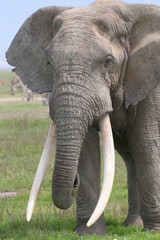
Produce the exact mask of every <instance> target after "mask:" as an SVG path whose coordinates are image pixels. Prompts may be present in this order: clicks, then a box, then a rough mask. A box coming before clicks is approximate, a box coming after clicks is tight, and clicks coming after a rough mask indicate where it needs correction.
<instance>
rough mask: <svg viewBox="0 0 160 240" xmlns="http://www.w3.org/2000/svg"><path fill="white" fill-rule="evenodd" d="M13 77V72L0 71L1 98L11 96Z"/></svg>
mask: <svg viewBox="0 0 160 240" xmlns="http://www.w3.org/2000/svg"><path fill="white" fill-rule="evenodd" d="M12 76H13V73H12V71H11V70H3V71H2V70H1V71H0V82H1V83H2V86H1V87H0V97H3V96H11V90H10V86H11V79H12Z"/></svg>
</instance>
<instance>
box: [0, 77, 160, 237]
mask: <svg viewBox="0 0 160 240" xmlns="http://www.w3.org/2000/svg"><path fill="white" fill-rule="evenodd" d="M0 73H1V72H0ZM3 74H4V75H3V76H5V78H6V79H8V80H7V81H8V83H7V84H6V86H5V88H6V90H5V88H4V91H3V92H4V96H7V94H8V90H9V85H8V84H9V79H10V77H11V73H9V72H7V73H3ZM5 74H6V75H5ZM0 76H2V75H0ZM0 79H1V77H0ZM7 89H8V90H7ZM0 91H1V90H0ZM0 93H2V92H0ZM47 113H48V108H46V107H44V106H42V104H41V103H40V102H16V103H15V102H13V103H0V191H16V192H19V194H18V195H16V196H14V197H7V198H2V199H0V240H20V239H22V240H32V239H33V240H34V239H35V240H37V239H38V240H42V239H43V240H44V239H45V240H53V239H54V240H62V239H63V240H68V239H70V240H80V239H83V240H89V239H93V240H97V239H98V240H99V239H100V240H104V239H107V240H114V239H117V240H124V239H125V240H150V239H152V240H158V239H160V234H158V233H153V232H148V231H146V232H143V231H142V230H143V229H142V227H133V226H131V227H127V228H125V227H123V226H122V222H123V221H124V219H125V216H126V214H127V208H128V203H127V185H126V182H127V179H126V169H125V166H124V163H123V161H122V160H121V158H120V157H119V155H117V154H116V174H115V180H114V186H113V191H112V194H111V198H110V201H109V203H108V206H107V208H106V210H105V219H106V229H107V232H108V234H109V235H106V236H102V237H97V236H85V237H79V236H77V234H75V233H73V229H74V227H75V224H76V217H75V216H76V206H75V204H74V205H73V206H72V207H71V208H70V209H69V210H66V211H62V210H59V209H57V208H56V207H55V206H54V205H53V203H52V198H51V186H52V171H53V165H54V160H53V161H52V163H51V165H50V167H49V171H48V173H47V175H46V178H45V180H44V183H43V185H42V187H41V191H40V194H39V197H38V200H37V203H36V207H35V210H34V213H33V216H32V219H31V221H30V222H29V223H28V222H27V221H26V220H25V214H26V207H27V202H28V198H29V192H30V188H31V185H32V182H33V179H34V175H35V172H36V169H37V166H38V162H39V159H40V156H41V153H42V149H43V146H44V143H45V138H46V135H47V132H48V128H49V125H50V119H49V118H48V117H47V116H48V114H47ZM33 117H34V118H33Z"/></svg>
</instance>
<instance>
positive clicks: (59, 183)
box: [52, 103, 88, 209]
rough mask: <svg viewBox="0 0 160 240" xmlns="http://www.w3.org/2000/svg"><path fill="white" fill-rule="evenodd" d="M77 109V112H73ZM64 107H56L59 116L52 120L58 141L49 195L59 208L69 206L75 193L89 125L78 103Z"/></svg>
mask: <svg viewBox="0 0 160 240" xmlns="http://www.w3.org/2000/svg"><path fill="white" fill-rule="evenodd" d="M81 104H82V103H81ZM76 109H78V113H77V116H73V115H74V114H75V110H76ZM65 111H66V110H64V108H63V106H62V107H60V108H58V114H57V113H56V115H58V118H56V120H55V122H56V132H57V136H56V138H57V139H56V141H57V143H56V156H55V165H54V172H53V182H52V198H53V202H54V204H55V205H56V206H57V207H58V208H60V209H67V208H69V207H70V206H71V204H72V203H73V200H74V198H75V197H76V193H77V191H78V187H79V183H80V179H79V175H78V173H77V168H78V161H79V157H80V153H81V148H82V144H83V140H84V138H85V135H86V132H87V128H88V120H87V119H86V117H85V116H84V114H83V110H82V109H80V106H75V107H73V106H70V107H68V109H67V112H65ZM63 114H64V115H63ZM60 116H61V117H60ZM66 116H68V117H66ZM72 116H73V117H72ZM82 119H83V121H82Z"/></svg>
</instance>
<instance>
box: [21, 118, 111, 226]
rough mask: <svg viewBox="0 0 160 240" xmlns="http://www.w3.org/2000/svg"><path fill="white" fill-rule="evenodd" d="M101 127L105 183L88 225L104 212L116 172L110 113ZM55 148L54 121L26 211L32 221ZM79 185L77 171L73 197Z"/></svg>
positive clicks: (100, 124) (72, 192) (100, 122)
mask: <svg viewBox="0 0 160 240" xmlns="http://www.w3.org/2000/svg"><path fill="white" fill-rule="evenodd" d="M99 129H100V132H101V142H102V147H103V156H104V173H103V183H102V189H101V193H100V197H99V200H98V203H97V205H96V208H95V210H94V212H93V214H92V215H91V217H90V219H89V221H88V223H87V227H90V226H91V225H93V224H94V223H95V222H96V221H97V220H98V218H99V217H100V216H101V214H102V213H103V211H104V209H105V207H106V205H107V203H108V200H109V197H110V194H111V190H112V185H113V180H114V172H115V158H114V143H113V136H112V129H111V124H110V119H109V115H108V114H105V115H104V116H103V117H102V119H101V120H100V121H99ZM55 148H56V126H55V124H54V123H53V122H52V123H51V126H50V129H49V133H48V136H47V139H46V143H45V147H44V150H43V153H42V157H41V160H40V163H39V166H38V169H37V172H36V175H35V179H34V182H33V185H32V189H31V193H30V197H29V202H28V207H27V213H26V218H27V221H30V219H31V216H32V213H33V210H34V206H35V203H36V200H37V197H38V193H39V190H40V187H41V184H42V182H43V179H44V177H45V174H46V172H47V169H48V166H49V162H50V160H51V159H52V156H53V151H54V149H55ZM79 185H80V177H79V174H78V173H76V176H75V180H74V183H73V187H72V191H71V195H72V197H73V198H75V197H76V196H77V192H78V189H79Z"/></svg>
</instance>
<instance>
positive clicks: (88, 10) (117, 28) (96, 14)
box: [52, 6, 128, 38]
mask: <svg viewBox="0 0 160 240" xmlns="http://www.w3.org/2000/svg"><path fill="white" fill-rule="evenodd" d="M121 14H122V13H119V12H117V10H115V9H113V8H112V7H111V6H96V7H95V6H88V7H79V8H75V9H74V8H73V9H69V10H67V11H64V12H63V13H62V14H60V15H59V16H57V17H56V18H55V20H54V22H53V26H52V30H53V33H54V34H55V33H57V32H58V31H59V29H60V28H61V26H63V27H67V26H71V27H72V29H74V28H76V27H78V30H79V32H80V31H81V30H82V31H84V30H85V29H88V31H89V30H90V29H92V28H94V29H97V30H98V31H99V33H100V34H101V35H108V36H110V37H111V38H113V37H114V36H115V35H116V34H121V35H123V34H124V35H125V34H126V33H127V31H128V23H127V24H126V21H124V20H123V19H124V18H127V16H125V17H124V15H125V13H123V14H122V15H123V16H121ZM125 20H126V19H125ZM54 34H53V35H54Z"/></svg>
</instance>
